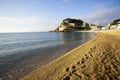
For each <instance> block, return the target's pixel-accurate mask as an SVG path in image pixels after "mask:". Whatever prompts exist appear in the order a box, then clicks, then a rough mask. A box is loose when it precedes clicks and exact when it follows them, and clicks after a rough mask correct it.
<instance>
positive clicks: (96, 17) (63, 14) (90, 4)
mask: <svg viewBox="0 0 120 80" xmlns="http://www.w3.org/2000/svg"><path fill="white" fill-rule="evenodd" d="M119 4H120V0H0V33H2V32H41V31H49V30H53V29H55V28H56V27H57V26H59V25H60V23H61V21H62V20H63V19H65V18H76V19H81V20H83V21H84V22H88V23H94V24H98V23H100V24H101V25H106V24H107V23H108V22H112V21H113V20H114V19H119V18H120V6H119Z"/></svg>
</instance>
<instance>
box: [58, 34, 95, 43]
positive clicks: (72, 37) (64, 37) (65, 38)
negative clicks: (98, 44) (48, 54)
mask: <svg viewBox="0 0 120 80" xmlns="http://www.w3.org/2000/svg"><path fill="white" fill-rule="evenodd" d="M92 36H94V35H93V34H91V33H87V32H86V33H80V32H62V33H60V41H61V44H65V43H69V42H72V41H78V40H86V39H88V38H89V37H92Z"/></svg>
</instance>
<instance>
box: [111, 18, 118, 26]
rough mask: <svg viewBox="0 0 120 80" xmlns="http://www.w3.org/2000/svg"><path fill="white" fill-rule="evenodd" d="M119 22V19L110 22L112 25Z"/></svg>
mask: <svg viewBox="0 0 120 80" xmlns="http://www.w3.org/2000/svg"><path fill="white" fill-rule="evenodd" d="M117 24H120V19H116V20H114V21H113V22H112V25H117Z"/></svg>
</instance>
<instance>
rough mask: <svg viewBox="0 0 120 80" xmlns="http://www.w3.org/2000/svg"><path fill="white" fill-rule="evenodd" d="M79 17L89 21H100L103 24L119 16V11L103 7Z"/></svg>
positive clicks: (96, 22)
mask: <svg viewBox="0 0 120 80" xmlns="http://www.w3.org/2000/svg"><path fill="white" fill-rule="evenodd" d="M81 18H82V19H83V20H85V21H87V22H90V23H95V24H98V23H101V24H102V25H105V24H107V23H108V22H112V21H113V20H115V19H118V18H120V11H118V10H117V9H116V8H112V9H103V10H99V11H95V12H93V13H91V14H89V15H87V16H82V17H81Z"/></svg>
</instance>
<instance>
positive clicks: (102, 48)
mask: <svg viewBox="0 0 120 80" xmlns="http://www.w3.org/2000/svg"><path fill="white" fill-rule="evenodd" d="M119 35H120V31H119V30H118V31H107V32H105V31H100V32H97V36H96V37H95V38H93V39H92V40H90V41H88V42H86V43H84V44H83V45H81V46H78V47H77V48H75V49H73V50H71V51H69V52H67V53H66V54H64V55H63V56H61V57H60V58H57V59H56V60H54V61H52V62H50V63H49V64H47V65H45V66H42V67H40V68H37V69H36V70H34V71H33V72H31V73H29V74H28V75H26V76H24V77H23V78H21V80H35V79H37V80H41V79H43V80H46V79H47V80H64V79H65V80H76V79H80V78H81V79H83V80H84V79H85V80H87V79H88V80H92V79H99V78H101V79H105V80H106V79H120V77H118V75H120V74H119V73H120V69H119V67H120V65H118V63H119V61H120V50H119V45H120V44H119V42H118V41H119V40H120V37H119ZM106 40H109V41H106ZM110 43H111V44H110ZM116 54H117V56H116ZM111 55H112V56H111ZM114 58H115V59H114ZM112 59H113V60H112ZM113 61H114V63H113ZM108 65H109V66H110V68H109V66H108ZM114 65H115V66H116V67H115V66H114ZM99 68H100V69H99ZM99 70H101V71H100V72H99ZM109 71H110V72H109ZM108 72H109V73H108ZM99 73H100V74H99Z"/></svg>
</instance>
